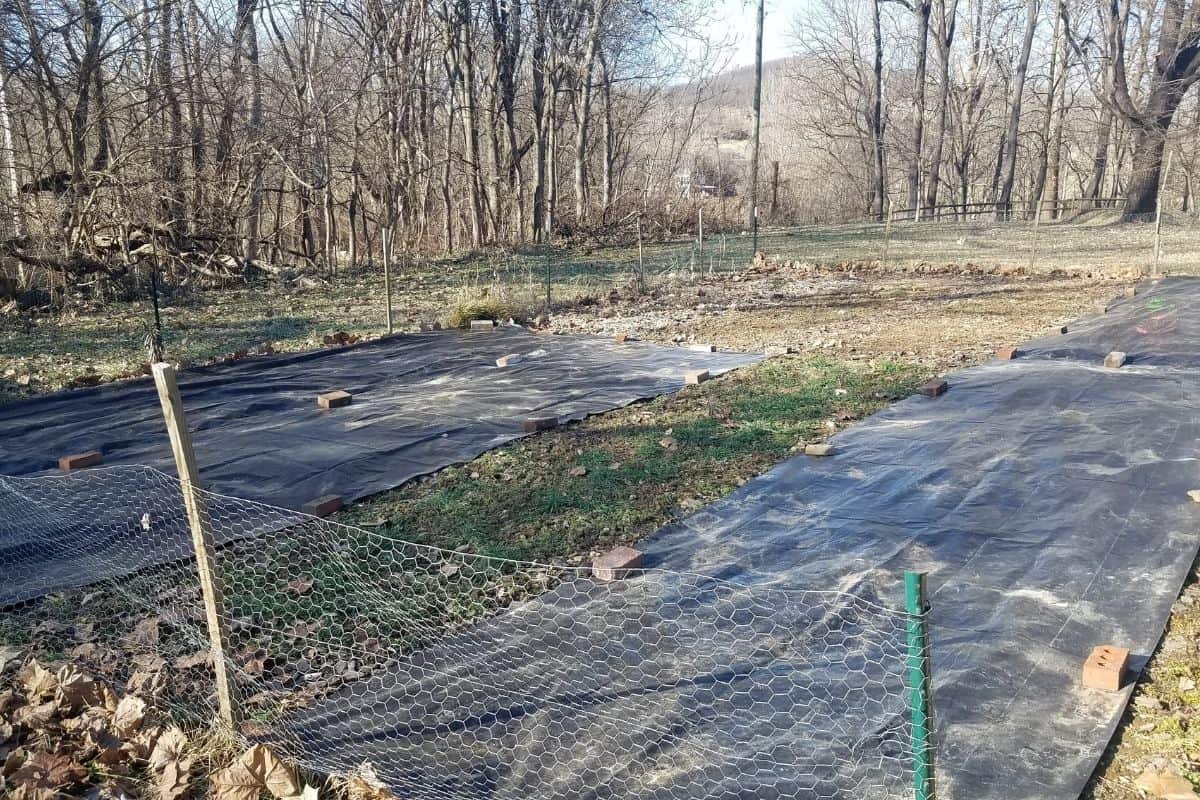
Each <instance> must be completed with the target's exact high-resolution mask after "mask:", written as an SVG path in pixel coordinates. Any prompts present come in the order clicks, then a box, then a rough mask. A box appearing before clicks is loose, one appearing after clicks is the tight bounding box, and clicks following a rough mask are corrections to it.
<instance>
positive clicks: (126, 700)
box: [112, 694, 146, 738]
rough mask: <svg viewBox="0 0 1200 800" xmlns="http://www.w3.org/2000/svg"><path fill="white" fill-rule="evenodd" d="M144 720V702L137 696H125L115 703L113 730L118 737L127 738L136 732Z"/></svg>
mask: <svg viewBox="0 0 1200 800" xmlns="http://www.w3.org/2000/svg"><path fill="white" fill-rule="evenodd" d="M145 718H146V701H145V700H143V699H142V698H140V697H138V696H137V695H133V694H127V695H125V696H124V697H122V698H121V702H119V703H117V710H116V711H114V712H113V718H112V726H113V730H114V731H116V732H117V735H118V736H123V737H126V738H128V737H130V736H133V735H134V734H135V733H137V732H138V729H139V728H141V727H142V720H144V719H145Z"/></svg>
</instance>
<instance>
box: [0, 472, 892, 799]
mask: <svg viewBox="0 0 1200 800" xmlns="http://www.w3.org/2000/svg"><path fill="white" fill-rule="evenodd" d="M198 496H199V498H200V501H201V503H200V504H201V507H202V513H203V519H204V521H205V524H206V526H208V527H209V528H210V529H211V530H212V531H213V532H214V534H216V535H217V536H218V538H219V539H223V540H230V539H236V538H238V537H237V535H236V531H237V530H238V529H240V530H242V531H248V530H257V531H259V532H260V533H262V532H267V531H270V532H271V533H270V535H263V536H258V537H255V538H252V539H240V540H239V541H236V542H233V543H231V544H227V545H225V546H222V547H219V548H218V550H217V553H216V558H215V565H214V566H215V570H216V573H217V578H218V581H219V583H220V585H221V587H222V590H223V595H224V601H225V616H226V622H227V624H228V628H229V641H228V643H227V645H226V662H227V665H228V667H229V668H230V670H231V672H232V675H233V677H234V680H235V683H236V688H237V693H238V695H239V703H240V707H241V708H242V709H243V711H244V722H243V723H242V726H241V731H242V734H243V735H244V736H245V737H246V738H247V739H251V740H259V741H266V742H269V743H271V744H272V745H273V746H275V747H276V748H277V749H278V750H280V751H281V752H283V753H285V754H286V755H288V756H291V757H292V758H294V759H296V760H297V761H298V762H300V763H301V764H304V765H306V766H309V767H311V768H314V769H317V770H319V771H322V772H331V773H347V772H352V771H354V770H356V769H359V768H360V767H362V765H363V764H364V763H365V762H369V763H370V765H371V768H372V770H373V771H374V773H375V774H377V775H378V776H379V778H380V779H381V780H382V781H383V782H384V783H385V784H387V785H388V786H389V787H390V788H391V789H392V790H393V791H394V792H395V793H396V794H397V796H398V797H403V798H430V800H443V798H445V799H447V800H448V799H449V798H478V797H500V798H568V797H569V798H576V797H595V798H601V797H614V798H616V797H621V798H651V797H653V798H680V800H683V798H688V799H689V800H690V799H691V798H718V797H756V798H774V797H779V798H782V797H813V798H884V797H903V796H907V795H908V794H909V793H910V791H911V789H910V787H911V785H912V778H911V774H912V773H911V767H910V753H911V742H910V732H909V721H908V716H907V708H908V697H907V693H906V690H905V670H906V639H905V636H906V626H907V624H908V622H909V617H908V616H907V615H905V614H902V613H898V612H895V611H892V610H889V609H888V608H886V607H885V606H884V605H881V604H879V603H878V602H876V601H875V599H874V598H871V597H868V596H864V595H854V594H844V593H836V592H814V591H791V590H784V589H779V588H774V587H764V586H755V587H751V586H741V585H736V584H731V583H728V582H724V581H720V580H716V579H713V578H707V577H702V576H697V575H688V574H680V573H669V572H660V571H654V570H647V571H639V572H637V573H635V574H632V575H630V576H629V577H628V578H627V579H625V580H623V581H618V582H615V583H600V582H597V581H595V580H593V579H592V577H591V576H590V574H589V571H588V570H584V569H581V568H574V567H564V566H550V565H539V564H528V563H518V562H512V561H507V560H503V559H495V558H487V557H481V556H476V555H470V554H466V553H459V552H453V551H445V550H440V549H436V548H431V547H426V546H418V545H414V544H411V543H407V542H404V541H400V540H397V539H394V538H390V537H388V536H387V535H384V534H382V533H378V532H373V531H368V530H364V529H360V528H352V527H347V526H343V525H338V524H335V523H331V522H329V521H324V520H317V519H313V518H311V517H305V516H303V515H300V514H297V513H295V512H290V511H285V510H281V509H277V508H273V507H270V506H265V505H260V504H257V503H251V502H246V501H241V500H235V499H231V498H228V497H222V496H217V495H211V494H207V493H202V492H201V493H198ZM89 526H102V527H103V530H104V532H105V534H106V535H105V537H104V538H105V540H106V541H107V543H108V546H107V548H106V549H103V550H100V551H98V552H96V553H95V554H94V558H95V559H96V560H108V559H124V560H125V561H126V562H127V563H128V564H129V565H130V566H131V567H134V566H136V565H137V563H138V553H139V551H140V550H141V549H142V547H143V545H144V543H145V541H146V539H147V538H148V537H154V538H156V539H157V540H158V542H159V544H160V546H162V545H163V544H164V543H165V544H167V545H168V546H169V547H170V548H171V551H172V552H174V553H176V554H177V555H178V560H177V561H176V562H174V563H170V564H166V565H161V564H160V565H157V566H149V567H147V568H146V569H143V570H140V571H137V572H134V573H132V574H130V575H127V576H126V577H124V578H122V579H119V580H111V581H107V582H105V583H103V584H99V585H97V586H92V587H89V588H88V589H85V590H79V591H76V592H72V593H69V594H67V595H61V596H55V597H52V598H49V599H43V600H39V601H33V602H31V603H27V604H24V605H23V606H22V607H19V608H17V609H10V611H11V612H12V613H9V614H6V615H5V622H4V623H3V625H4V629H3V631H2V632H3V634H4V637H5V638H6V639H11V638H13V637H14V636H16V635H19V633H18V632H17V631H16V630H14V626H25V627H28V626H31V625H35V624H37V625H40V626H41V630H42V631H43V633H45V631H46V630H50V631H53V630H55V629H54V628H53V626H51V627H50V628H49V629H47V627H46V626H47V622H46V618H47V616H48V615H51V616H52V615H53V614H59V615H65V616H67V617H71V616H73V615H75V616H78V615H80V614H81V613H83V612H84V611H85V610H86V611H88V612H91V613H95V612H98V611H100V612H101V613H103V614H104V616H105V618H106V619H107V620H110V624H109V625H108V626H107V628H106V630H105V631H104V637H106V638H107V640H108V644H106V645H105V646H106V647H107V646H109V644H111V646H112V647H113V648H116V649H119V650H120V651H121V652H122V653H124V654H125V655H124V661H123V663H124V664H125V665H126V666H125V667H124V669H125V671H126V673H127V675H122V676H121V677H122V679H128V680H129V681H130V684H131V685H142V686H143V687H144V688H146V689H147V690H148V691H150V692H151V693H153V694H154V697H155V700H156V701H157V702H158V704H159V705H160V706H165V707H167V708H169V709H171V710H172V712H173V713H174V714H176V715H177V716H178V717H180V718H181V719H183V720H184V721H190V722H193V723H195V722H201V721H203V720H206V719H208V718H211V716H212V714H213V713H214V711H215V700H214V688H213V673H212V669H211V663H210V662H209V661H208V660H207V658H206V649H207V646H208V638H207V631H206V629H205V623H204V613H203V607H202V603H201V599H200V590H199V585H198V580H197V577H196V569H195V564H194V561H193V560H192V554H191V535H190V533H189V530H188V525H187V518H186V514H185V513H184V507H183V504H182V502H181V495H180V491H179V484H178V482H177V481H175V480H174V479H172V478H171V477H170V476H167V475H164V474H162V473H159V472H155V471H153V470H149V469H145V468H113V469H107V470H96V471H89V472H84V473H80V474H76V475H70V476H65V477H55V478H22V479H0V543H2V544H3V549H2V550H0V578H2V577H3V576H5V575H6V574H11V572H12V571H14V570H20V569H21V568H22V567H21V563H22V556H21V553H22V548H23V547H24V546H25V544H26V543H27V542H28V541H29V540H30V539H34V538H44V539H48V540H50V541H52V542H53V545H54V547H56V548H59V549H62V550H67V549H70V548H71V547H73V546H75V545H74V542H77V541H94V539H95V532H94V531H92V532H90V533H88V534H87V536H86V537H84V538H82V539H81V538H79V537H80V536H81V533H82V532H83V529H84V528H87V527H89ZM39 546H41V545H39ZM93 650H94V648H93ZM128 651H133V653H132V657H130V655H129V653H128ZM153 667H158V668H159V672H158V673H157V674H156V677H155V678H154V679H153V680H151V679H148V678H146V677H145V676H146V675H147V674H149V673H151V672H153V671H154V670H153ZM139 673H141V674H142V676H143V677H141V678H140V679H139V677H138V675H139Z"/></svg>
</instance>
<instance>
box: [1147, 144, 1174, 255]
mask: <svg viewBox="0 0 1200 800" xmlns="http://www.w3.org/2000/svg"><path fill="white" fill-rule="evenodd" d="M1173 155H1174V153H1170V152H1168V153H1167V164H1166V166H1165V167H1164V168H1163V174H1162V177H1161V178H1160V179H1159V182H1158V197H1157V198H1156V199H1155V201H1154V265H1153V266H1152V267H1151V268H1150V275H1151V277H1154V278H1157V277H1158V260H1159V259H1160V258H1161V257H1162V196H1163V188H1164V187H1165V186H1166V184H1167V176H1168V175H1170V174H1171V156H1173Z"/></svg>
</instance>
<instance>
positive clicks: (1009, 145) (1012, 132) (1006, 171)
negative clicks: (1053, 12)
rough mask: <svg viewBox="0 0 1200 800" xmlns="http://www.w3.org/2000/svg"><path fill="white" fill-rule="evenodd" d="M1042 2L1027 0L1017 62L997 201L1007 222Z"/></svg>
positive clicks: (1002, 216)
mask: <svg viewBox="0 0 1200 800" xmlns="http://www.w3.org/2000/svg"><path fill="white" fill-rule="evenodd" d="M1037 18H1038V0H1026V5H1025V36H1024V38H1023V39H1022V40H1021V54H1020V57H1019V58H1018V60H1017V70H1016V74H1015V76H1014V77H1015V81H1014V82H1013V90H1012V91H1013V94H1012V105H1011V106H1010V108H1009V114H1008V127H1007V128H1005V132H1004V150H1003V164H1004V166H1003V168H1002V169H1001V179H1002V181H1003V182H1002V183H1001V185H1000V193H999V195H998V196H997V198H996V218H997V219H1007V218H1008V217H1009V215H1010V214H1011V213H1012V191H1013V181H1014V180H1015V178H1016V174H1017V145H1018V141H1017V136H1018V134H1019V133H1020V129H1021V101H1022V99H1023V97H1024V94H1025V78H1026V76H1027V74H1028V72H1029V52H1030V50H1031V49H1032V48H1033V34H1034V32H1035V31H1036V30H1037Z"/></svg>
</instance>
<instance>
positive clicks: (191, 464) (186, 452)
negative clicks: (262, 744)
mask: <svg viewBox="0 0 1200 800" xmlns="http://www.w3.org/2000/svg"><path fill="white" fill-rule="evenodd" d="M151 369H152V371H153V372H154V385H155V386H156V387H157V388H158V399H159V402H160V403H161V404H162V412H163V419H164V420H165V421H166V423H167V434H168V435H169V436H170V437H171V452H172V453H173V454H174V456H175V468H176V470H177V471H178V472H179V489H180V491H181V492H182V493H183V506H184V509H185V510H186V511H187V518H188V527H190V528H191V531H192V548H193V549H194V550H195V552H196V570H197V572H199V574H200V592H201V595H202V597H203V599H204V615H205V618H206V619H207V621H208V639H209V643H210V645H211V647H212V661H213V671H214V672H215V673H216V679H217V703H218V705H219V708H220V715H221V720H222V722H224V723H225V724H226V725H228V726H229V727H230V728H232V727H233V726H234V724H235V723H236V722H237V720H238V708H237V704H236V702H235V701H236V694H235V689H234V686H233V685H232V684H231V683H230V681H229V672H228V670H227V669H226V665H225V643H226V642H227V641H228V640H229V624H228V619H227V617H226V616H225V598H224V593H223V591H222V586H221V580H220V578H219V576H218V575H217V574H216V571H215V570H214V569H213V550H214V545H213V537H212V531H210V530H209V528H208V525H207V524H206V523H205V517H206V514H205V509H204V500H203V498H202V497H200V493H199V491H198V490H199V489H200V475H199V472H198V471H197V469H196V454H195V453H194V452H193V450H192V436H191V434H190V433H189V432H188V427H187V418H186V417H185V416H184V411H183V400H182V399H181V398H180V396H179V385H178V384H177V383H176V382H175V368H174V367H172V366H171V365H170V364H163V363H158V364H154V365H153V366H152V367H151Z"/></svg>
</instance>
